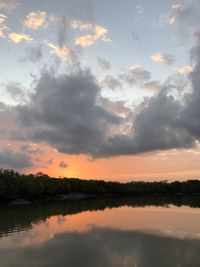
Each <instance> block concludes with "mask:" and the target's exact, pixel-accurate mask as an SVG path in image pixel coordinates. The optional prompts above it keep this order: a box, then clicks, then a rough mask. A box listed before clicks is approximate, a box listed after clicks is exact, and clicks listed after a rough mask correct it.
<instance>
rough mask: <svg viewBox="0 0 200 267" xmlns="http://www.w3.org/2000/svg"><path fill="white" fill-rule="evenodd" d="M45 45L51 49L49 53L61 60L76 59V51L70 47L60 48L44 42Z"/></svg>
mask: <svg viewBox="0 0 200 267" xmlns="http://www.w3.org/2000/svg"><path fill="white" fill-rule="evenodd" d="M46 44H47V46H48V47H49V48H50V49H51V53H52V54H53V55H55V56H57V57H59V58H60V59H62V60H66V61H68V62H69V63H74V62H75V61H76V60H77V56H76V53H75V52H74V51H73V50H71V49H70V48H68V47H66V46H63V47H62V48H60V47H59V46H57V45H54V44H52V43H48V42H46Z"/></svg>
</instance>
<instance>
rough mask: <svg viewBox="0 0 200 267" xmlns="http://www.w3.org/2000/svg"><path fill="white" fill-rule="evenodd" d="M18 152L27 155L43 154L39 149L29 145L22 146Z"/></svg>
mask: <svg viewBox="0 0 200 267" xmlns="http://www.w3.org/2000/svg"><path fill="white" fill-rule="evenodd" d="M20 150H21V151H23V152H27V153H29V154H43V151H42V150H41V149H39V148H38V147H35V146H32V145H30V144H22V145H21V147H20Z"/></svg>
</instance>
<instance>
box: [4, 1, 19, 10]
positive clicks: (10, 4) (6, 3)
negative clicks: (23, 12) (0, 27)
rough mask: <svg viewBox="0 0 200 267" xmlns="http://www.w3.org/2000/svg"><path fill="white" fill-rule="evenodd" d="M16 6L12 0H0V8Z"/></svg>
mask: <svg viewBox="0 0 200 267" xmlns="http://www.w3.org/2000/svg"><path fill="white" fill-rule="evenodd" d="M16 6H17V3H16V1H14V0H0V9H14V8H15V7H16Z"/></svg>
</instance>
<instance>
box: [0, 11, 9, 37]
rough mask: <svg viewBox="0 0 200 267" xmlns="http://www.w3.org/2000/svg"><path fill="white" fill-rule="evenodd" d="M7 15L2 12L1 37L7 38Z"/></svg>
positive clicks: (0, 21) (0, 20) (0, 15)
mask: <svg viewBox="0 0 200 267" xmlns="http://www.w3.org/2000/svg"><path fill="white" fill-rule="evenodd" d="M6 19H7V16H6V15H4V14H0V37H3V38H5V33H6V31H7V30H9V28H8V27H7V26H6V25H5V22H6Z"/></svg>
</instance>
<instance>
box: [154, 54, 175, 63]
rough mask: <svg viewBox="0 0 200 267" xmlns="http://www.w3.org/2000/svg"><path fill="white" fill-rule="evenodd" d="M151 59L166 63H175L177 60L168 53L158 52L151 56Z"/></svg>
mask: <svg viewBox="0 0 200 267" xmlns="http://www.w3.org/2000/svg"><path fill="white" fill-rule="evenodd" d="M151 59H152V60H153V61H155V62H158V63H161V64H165V65H169V66H170V65H173V64H174V62H175V58H174V57H173V56H172V55H170V54H166V53H157V54H154V55H152V56H151Z"/></svg>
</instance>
